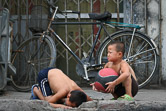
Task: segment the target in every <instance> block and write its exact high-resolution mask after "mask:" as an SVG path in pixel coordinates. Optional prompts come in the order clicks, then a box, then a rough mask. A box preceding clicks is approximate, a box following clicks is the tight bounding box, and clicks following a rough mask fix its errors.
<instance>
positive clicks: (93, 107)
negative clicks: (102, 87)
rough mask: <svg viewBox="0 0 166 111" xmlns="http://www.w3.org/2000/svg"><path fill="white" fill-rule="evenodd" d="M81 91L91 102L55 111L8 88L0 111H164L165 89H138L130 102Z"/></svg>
mask: <svg viewBox="0 0 166 111" xmlns="http://www.w3.org/2000/svg"><path fill="white" fill-rule="evenodd" d="M83 89H84V91H85V92H86V94H88V95H89V96H90V97H91V98H93V101H90V102H86V103H83V104H82V105H81V106H80V107H78V108H72V109H60V108H59V109H55V108H52V107H51V106H50V105H49V104H48V103H47V102H46V101H41V100H29V98H30V95H31V93H30V92H26V93H25V92H17V91H15V90H14V89H12V88H11V87H8V89H7V90H6V91H4V92H3V94H1V95H0V111H3V110H4V111H32V110H33V111H38V110H47V111H65V110H71V111H101V110H102V111H117V110H118V111H122V110H123V111H130V110H132V111H133V110H134V111H144V110H150V111H156V110H162V111H163V110H165V111H166V96H165V94H166V89H165V88H151V89H140V90H139V92H138V94H137V95H136V96H135V98H134V99H135V101H132V102H131V101H130V102H129V101H117V100H111V98H112V95H111V94H107V93H100V92H96V91H93V90H91V88H84V87H83Z"/></svg>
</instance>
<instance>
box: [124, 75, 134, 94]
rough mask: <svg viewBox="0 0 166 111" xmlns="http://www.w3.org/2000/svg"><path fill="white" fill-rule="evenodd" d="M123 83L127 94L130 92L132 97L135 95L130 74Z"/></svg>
mask: <svg viewBox="0 0 166 111" xmlns="http://www.w3.org/2000/svg"><path fill="white" fill-rule="evenodd" d="M122 84H123V86H124V87H125V90H126V94H128V95H129V96H130V97H133V96H132V93H131V86H132V80H131V76H129V77H128V78H127V79H126V80H125V81H124V82H123V83H122Z"/></svg>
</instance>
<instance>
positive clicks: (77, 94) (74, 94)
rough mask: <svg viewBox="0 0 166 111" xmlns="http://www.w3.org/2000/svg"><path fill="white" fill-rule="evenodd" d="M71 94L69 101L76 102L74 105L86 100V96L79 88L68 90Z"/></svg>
mask: <svg viewBox="0 0 166 111" xmlns="http://www.w3.org/2000/svg"><path fill="white" fill-rule="evenodd" d="M70 94H71V96H70V98H69V101H70V102H72V103H75V104H76V107H78V106H79V105H81V104H82V103H83V102H86V101H87V96H86V94H85V93H84V92H82V91H79V90H73V91H71V92H70Z"/></svg>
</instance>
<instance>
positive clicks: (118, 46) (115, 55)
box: [107, 41, 125, 62]
mask: <svg viewBox="0 0 166 111" xmlns="http://www.w3.org/2000/svg"><path fill="white" fill-rule="evenodd" d="M107 51H108V53H107V57H108V61H110V62H116V61H117V60H120V59H122V58H123V55H124V53H125V46H124V43H123V42H120V41H112V42H110V43H109V45H108V49H107Z"/></svg>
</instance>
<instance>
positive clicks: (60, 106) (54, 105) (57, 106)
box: [50, 103, 72, 109]
mask: <svg viewBox="0 0 166 111" xmlns="http://www.w3.org/2000/svg"><path fill="white" fill-rule="evenodd" d="M50 105H51V106H52V107H54V108H66V109H68V108H72V107H70V106H65V105H63V104H54V103H50Z"/></svg>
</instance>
